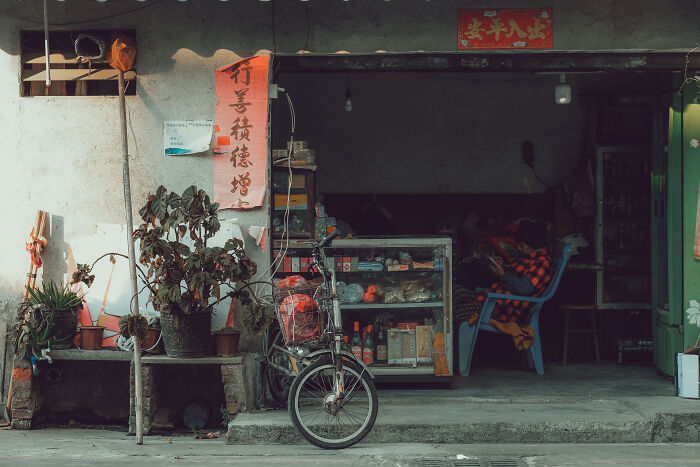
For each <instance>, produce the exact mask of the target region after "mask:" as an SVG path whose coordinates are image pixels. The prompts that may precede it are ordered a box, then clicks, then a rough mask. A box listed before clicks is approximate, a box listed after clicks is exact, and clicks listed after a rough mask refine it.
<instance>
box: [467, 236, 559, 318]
mask: <svg viewBox="0 0 700 467" xmlns="http://www.w3.org/2000/svg"><path fill="white" fill-rule="evenodd" d="M510 269H511V271H512V272H514V273H515V274H517V275H519V276H523V277H526V278H527V279H529V280H530V282H532V286H533V287H534V288H535V294H534V295H532V296H533V297H539V296H540V295H542V293H544V291H545V289H546V288H547V285H548V284H549V281H551V280H552V276H553V274H554V267H553V265H552V252H551V250H550V249H549V248H542V249H541V250H537V251H533V252H532V253H530V254H529V255H527V256H524V257H521V258H517V259H515V260H514V261H512V262H511V263H510ZM489 293H497V294H507V295H513V294H512V292H509V291H507V290H505V289H503V288H501V287H500V284H499V283H498V282H496V283H494V284H493V285H492V286H491V288H490V289H486V290H485V291H484V292H483V293H482V294H481V295H479V297H477V300H479V301H480V302H483V301H484V300H486V295H487V294H489ZM531 305H532V303H531V302H525V301H522V300H506V299H501V300H498V303H497V304H496V306H495V307H494V309H493V314H492V315H491V318H493V319H495V320H496V321H500V322H502V323H506V322H520V318H521V316H522V315H523V314H525V313H526V312H527V311H528V310H529V309H530V306H531ZM469 321H470V322H473V321H472V319H470V320H469Z"/></svg>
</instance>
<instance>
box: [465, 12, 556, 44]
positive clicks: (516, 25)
mask: <svg viewBox="0 0 700 467" xmlns="http://www.w3.org/2000/svg"><path fill="white" fill-rule="evenodd" d="M457 15H458V28H457V48H458V49H459V50H474V49H551V48H552V47H553V40H552V9H551V8H503V9H490V10H484V9H468V10H458V11H457Z"/></svg>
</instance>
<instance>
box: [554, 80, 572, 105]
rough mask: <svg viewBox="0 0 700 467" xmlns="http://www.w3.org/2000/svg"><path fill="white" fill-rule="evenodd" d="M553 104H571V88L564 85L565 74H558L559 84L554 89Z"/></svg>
mask: <svg viewBox="0 0 700 467" xmlns="http://www.w3.org/2000/svg"><path fill="white" fill-rule="evenodd" d="M554 102H556V103H557V104H569V103H570V102H571V86H569V85H568V84H567V83H566V73H560V74H559V84H557V87H555V88H554Z"/></svg>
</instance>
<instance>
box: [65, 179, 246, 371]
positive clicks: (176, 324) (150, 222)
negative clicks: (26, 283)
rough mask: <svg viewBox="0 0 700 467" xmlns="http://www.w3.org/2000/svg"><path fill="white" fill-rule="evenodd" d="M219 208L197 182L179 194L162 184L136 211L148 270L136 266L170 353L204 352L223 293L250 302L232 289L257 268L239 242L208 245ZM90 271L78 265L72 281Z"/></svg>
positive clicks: (87, 277)
mask: <svg viewBox="0 0 700 467" xmlns="http://www.w3.org/2000/svg"><path fill="white" fill-rule="evenodd" d="M218 208H219V203H212V202H211V200H210V198H209V196H208V195H207V194H206V193H205V192H204V190H199V189H197V187H196V186H190V187H189V188H187V189H186V190H185V191H184V192H183V193H182V195H178V194H177V193H175V192H168V190H167V189H166V188H165V187H164V186H160V187H158V189H157V190H156V193H155V194H151V195H149V197H148V198H147V200H146V203H145V205H144V206H143V207H142V208H141V209H140V211H139V214H140V215H141V219H143V224H141V225H140V226H139V227H138V228H137V229H136V230H135V231H134V237H135V238H137V239H139V240H140V245H139V249H140V256H139V262H140V263H141V265H142V266H144V268H146V271H145V272H144V271H143V270H142V269H140V272H141V279H142V281H143V282H144V286H145V287H147V288H148V289H149V291H150V297H149V302H150V303H152V304H153V307H154V308H155V309H156V311H159V312H160V327H161V332H162V338H163V343H164V344H165V351H166V353H167V355H168V356H169V357H201V356H204V355H206V353H207V347H208V342H209V335H210V328H211V313H212V311H213V309H214V305H215V304H216V303H218V302H219V301H221V300H223V299H224V298H227V297H231V298H233V299H236V298H239V299H240V300H241V301H242V302H243V303H244V304H248V303H249V302H250V298H249V296H248V294H247V293H246V292H244V291H243V290H236V288H235V284H236V283H237V282H241V281H246V280H248V279H250V278H251V277H252V276H253V275H254V274H255V272H256V264H255V263H254V262H253V261H252V260H250V259H249V258H247V257H246V256H245V251H244V250H243V242H242V241H241V240H238V239H229V240H227V241H226V242H225V244H224V246H223V247H220V246H210V245H209V243H210V242H209V240H210V239H211V238H212V237H213V236H214V235H215V234H216V233H217V232H218V231H219V229H220V227H221V225H220V223H219V218H218V213H217V211H218ZM105 256H106V255H105ZM93 266H94V264H93ZM91 269H92V268H91V267H89V266H87V265H84V264H81V265H78V271H77V272H76V273H75V274H74V275H73V280H74V282H75V281H77V280H80V281H83V282H85V283H86V284H88V285H89V283H90V282H91V280H92V279H94V276H90V271H91ZM132 327H134V328H138V326H137V325H133V326H132ZM137 332H138V331H137Z"/></svg>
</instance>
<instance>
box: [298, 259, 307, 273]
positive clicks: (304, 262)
mask: <svg viewBox="0 0 700 467" xmlns="http://www.w3.org/2000/svg"><path fill="white" fill-rule="evenodd" d="M299 272H309V258H299Z"/></svg>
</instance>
